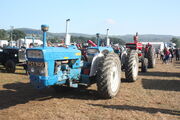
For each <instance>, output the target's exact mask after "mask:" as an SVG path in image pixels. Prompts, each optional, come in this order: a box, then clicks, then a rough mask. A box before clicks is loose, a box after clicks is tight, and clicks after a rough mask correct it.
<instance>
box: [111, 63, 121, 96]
mask: <svg viewBox="0 0 180 120" xmlns="http://www.w3.org/2000/svg"><path fill="white" fill-rule="evenodd" d="M110 77H111V78H110V83H111V90H112V92H116V91H117V89H118V87H119V73H118V67H117V65H114V66H113V67H112V69H111V73H110Z"/></svg>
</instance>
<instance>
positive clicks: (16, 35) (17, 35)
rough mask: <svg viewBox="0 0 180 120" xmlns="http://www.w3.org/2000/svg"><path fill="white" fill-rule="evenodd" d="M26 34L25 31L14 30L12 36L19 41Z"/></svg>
mask: <svg viewBox="0 0 180 120" xmlns="http://www.w3.org/2000/svg"><path fill="white" fill-rule="evenodd" d="M25 36H26V34H25V33H24V32H23V31H20V30H13V31H12V38H13V40H15V41H17V40H18V39H20V38H24V37H25Z"/></svg>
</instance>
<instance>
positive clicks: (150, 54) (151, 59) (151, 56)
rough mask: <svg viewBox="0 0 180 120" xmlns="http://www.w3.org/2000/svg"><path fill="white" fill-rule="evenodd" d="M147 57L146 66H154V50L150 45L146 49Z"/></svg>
mask: <svg viewBox="0 0 180 120" xmlns="http://www.w3.org/2000/svg"><path fill="white" fill-rule="evenodd" d="M147 58H148V67H149V68H154V67H155V64H156V59H155V54H154V50H153V48H152V47H150V48H149V50H148V56H147Z"/></svg>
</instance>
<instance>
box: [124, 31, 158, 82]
mask: <svg viewBox="0 0 180 120" xmlns="http://www.w3.org/2000/svg"><path fill="white" fill-rule="evenodd" d="M126 48H127V56H126V60H125V63H124V64H125V76H126V80H127V81H129V82H134V81H136V80H137V77H138V69H139V62H140V63H141V71H142V72H147V68H148V67H149V68H153V67H154V66H155V57H154V50H153V48H152V45H150V44H148V45H146V47H145V48H144V47H143V45H142V43H140V42H138V33H136V35H135V36H134V42H133V43H127V44H126Z"/></svg>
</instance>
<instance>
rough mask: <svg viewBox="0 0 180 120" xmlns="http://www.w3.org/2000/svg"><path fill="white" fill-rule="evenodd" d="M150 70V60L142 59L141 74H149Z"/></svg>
mask: <svg viewBox="0 0 180 120" xmlns="http://www.w3.org/2000/svg"><path fill="white" fill-rule="evenodd" d="M147 69H148V59H147V58H142V60H141V72H147Z"/></svg>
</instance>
